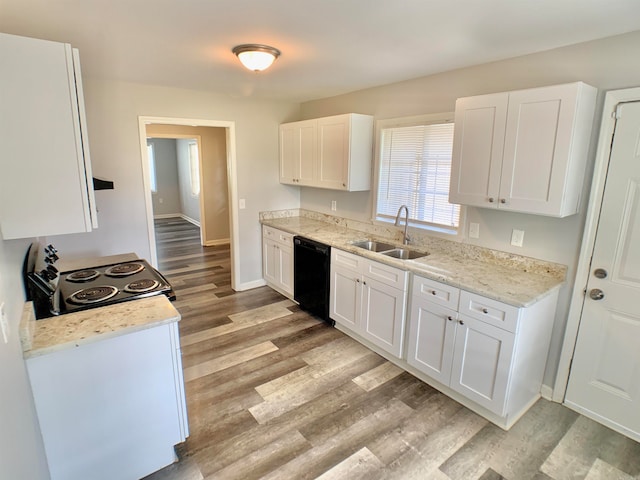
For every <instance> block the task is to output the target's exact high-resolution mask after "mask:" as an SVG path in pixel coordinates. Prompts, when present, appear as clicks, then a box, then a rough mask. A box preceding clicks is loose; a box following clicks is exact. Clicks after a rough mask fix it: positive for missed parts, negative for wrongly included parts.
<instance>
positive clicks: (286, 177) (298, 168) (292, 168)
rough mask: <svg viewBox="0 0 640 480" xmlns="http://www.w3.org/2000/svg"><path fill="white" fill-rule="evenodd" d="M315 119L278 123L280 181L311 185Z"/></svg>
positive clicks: (314, 155) (314, 147)
mask: <svg viewBox="0 0 640 480" xmlns="http://www.w3.org/2000/svg"><path fill="white" fill-rule="evenodd" d="M316 125H317V122H316V121H315V120H306V121H302V122H292V123H285V124H282V125H280V183H288V184H292V185H312V184H313V181H314V174H315V164H316V143H317V136H316Z"/></svg>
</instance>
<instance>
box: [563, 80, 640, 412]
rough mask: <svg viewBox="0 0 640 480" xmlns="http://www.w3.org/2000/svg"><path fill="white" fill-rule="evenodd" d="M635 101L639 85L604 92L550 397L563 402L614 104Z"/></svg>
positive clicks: (604, 176)
mask: <svg viewBox="0 0 640 480" xmlns="http://www.w3.org/2000/svg"><path fill="white" fill-rule="evenodd" d="M635 101H640V88H626V89H622V90H611V91H608V92H606V95H605V99H604V107H603V110H602V123H601V125H600V135H599V137H598V146H597V151H596V160H595V165H594V169H593V179H592V183H591V193H590V195H589V203H588V208H587V216H586V220H585V226H584V234H583V237H582V245H581V247H580V255H579V258H578V267H577V269H576V276H575V282H574V285H573V291H572V293H571V301H570V304H569V313H568V315H567V325H566V329H565V334H564V340H563V343H562V350H561V352H560V360H559V361H558V371H557V373H556V381H555V385H554V388H553V395H552V400H554V401H556V402H560V403H562V402H564V397H565V394H566V391H567V384H568V383H569V374H570V373H571V361H572V360H573V351H574V349H575V346H576V341H577V339H578V328H579V327H580V320H581V318H582V308H583V305H584V301H585V294H584V292H585V289H586V285H587V282H588V280H589V275H590V273H591V256H592V255H593V249H594V247H595V241H596V233H597V230H598V223H599V221H600V207H601V205H602V200H603V197H604V188H605V184H606V180H607V170H608V168H609V160H610V157H611V141H612V139H613V133H614V130H615V126H616V108H617V106H618V104H620V103H625V102H635Z"/></svg>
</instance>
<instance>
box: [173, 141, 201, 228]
mask: <svg viewBox="0 0 640 480" xmlns="http://www.w3.org/2000/svg"><path fill="white" fill-rule="evenodd" d="M193 141H195V139H193V140H186V139H183V138H181V139H179V140H176V152H177V157H178V184H179V185H180V212H181V213H183V214H184V215H186V216H187V217H189V218H191V219H193V220H195V221H196V222H198V223H200V194H198V195H193V194H192V193H191V165H190V164H189V143H190V142H193Z"/></svg>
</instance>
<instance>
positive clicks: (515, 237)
mask: <svg viewBox="0 0 640 480" xmlns="http://www.w3.org/2000/svg"><path fill="white" fill-rule="evenodd" d="M523 242H524V230H515V229H514V230H512V231H511V245H513V246H514V247H521V246H522V244H523Z"/></svg>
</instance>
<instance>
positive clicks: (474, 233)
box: [469, 222, 480, 238]
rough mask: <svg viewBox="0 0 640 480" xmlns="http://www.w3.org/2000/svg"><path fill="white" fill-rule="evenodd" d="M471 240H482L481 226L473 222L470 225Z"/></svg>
mask: <svg viewBox="0 0 640 480" xmlns="http://www.w3.org/2000/svg"><path fill="white" fill-rule="evenodd" d="M469 238H480V224H479V223H474V222H471V223H470V224H469Z"/></svg>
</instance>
